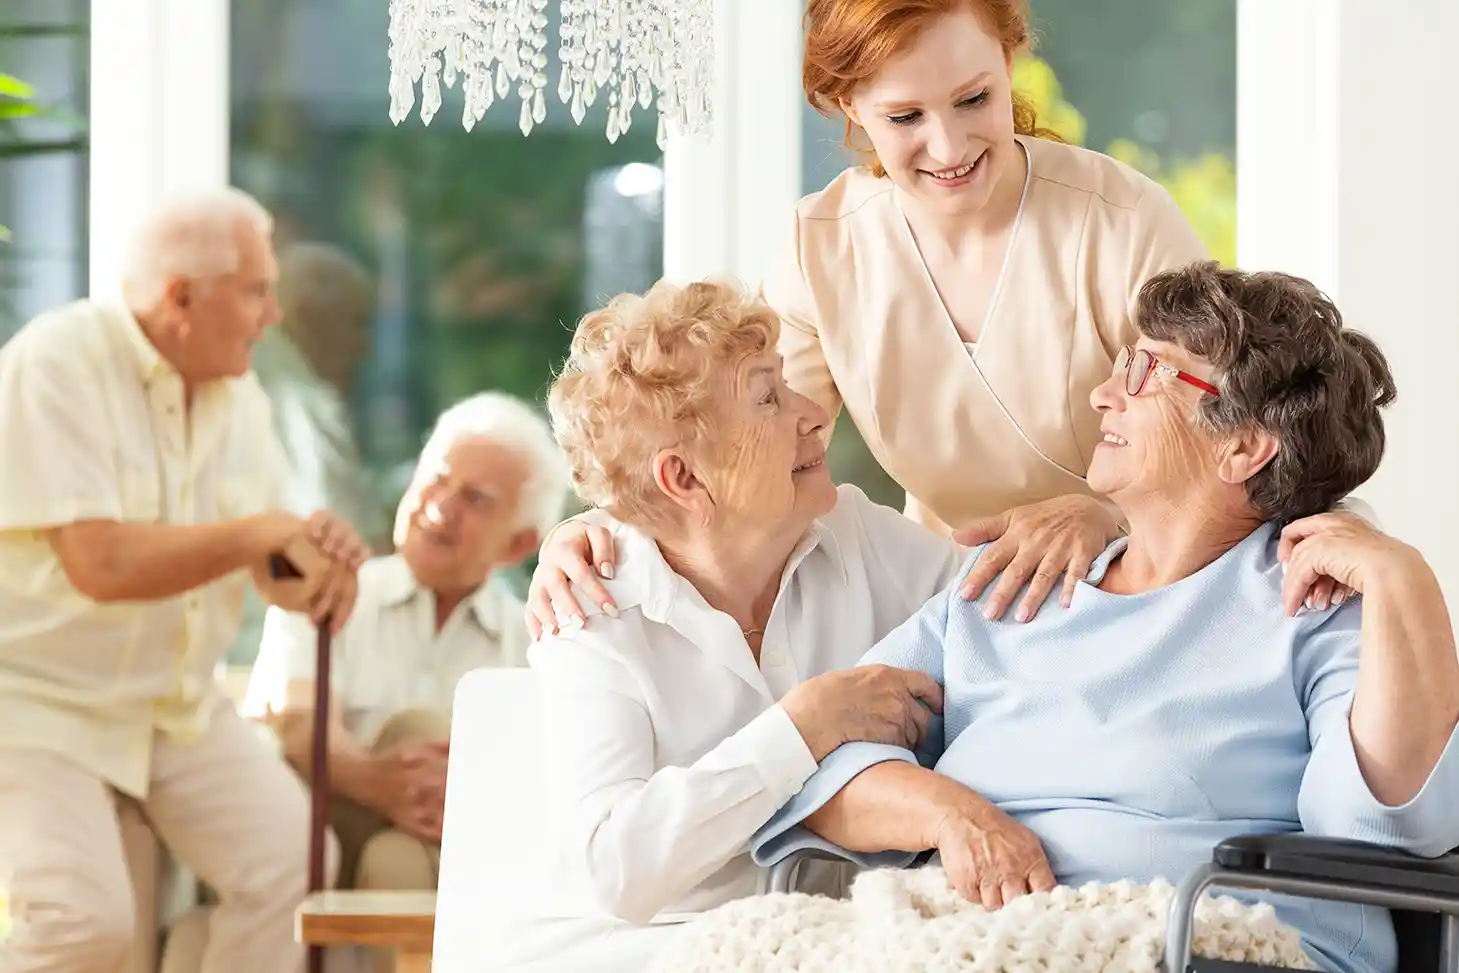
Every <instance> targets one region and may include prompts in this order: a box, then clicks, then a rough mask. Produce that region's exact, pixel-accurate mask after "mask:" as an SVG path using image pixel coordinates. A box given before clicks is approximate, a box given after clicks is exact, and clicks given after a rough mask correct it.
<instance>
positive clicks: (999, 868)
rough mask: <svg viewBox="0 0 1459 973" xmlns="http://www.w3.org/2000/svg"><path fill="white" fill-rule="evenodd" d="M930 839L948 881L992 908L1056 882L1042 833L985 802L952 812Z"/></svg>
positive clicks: (964, 896)
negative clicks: (1037, 832)
mask: <svg viewBox="0 0 1459 973" xmlns="http://www.w3.org/2000/svg"><path fill="white" fill-rule="evenodd" d="M932 844H933V846H934V847H935V848H937V851H938V854H939V857H940V858H941V859H942V870H943V871H944V872H946V873H947V880H948V883H949V884H950V885H952V887H953V888H954V889H956V890H957V891H958V893H959V894H961V895H962V896H963V898H965V899H967V900H968V901H970V902H981V903H982V904H983V907H984V908H985V909H988V910H990V911H991V910H994V909H1000V908H1002V907H1003V906H1005V905H1007V904H1008V903H1009V902H1012V901H1013V900H1014V899H1016V898H1018V897H1019V896H1020V895H1028V894H1029V893H1031V892H1047V891H1050V890H1052V889H1053V888H1054V887H1055V886H1056V885H1057V884H1058V882H1057V881H1056V880H1055V879H1054V873H1053V870H1052V869H1051V868H1050V867H1049V859H1048V857H1047V856H1046V855H1045V854H1044V846H1043V844H1042V843H1040V841H1039V839H1038V836H1037V835H1035V834H1034V833H1033V832H1032V831H1030V830H1029V829H1028V828H1026V827H1024V826H1023V825H1021V824H1019V823H1018V822H1017V821H1015V820H1013V819H1012V818H1011V817H1009V816H1008V815H1007V814H1005V813H1004V812H1002V811H1000V810H999V809H998V808H996V807H994V806H993V805H992V804H988V803H986V802H983V803H980V804H979V806H977V807H976V808H970V809H964V810H960V811H954V812H950V813H949V814H948V815H947V817H945V818H944V819H943V820H942V823H941V824H940V825H939V826H938V828H937V833H936V835H934V836H933V841H932Z"/></svg>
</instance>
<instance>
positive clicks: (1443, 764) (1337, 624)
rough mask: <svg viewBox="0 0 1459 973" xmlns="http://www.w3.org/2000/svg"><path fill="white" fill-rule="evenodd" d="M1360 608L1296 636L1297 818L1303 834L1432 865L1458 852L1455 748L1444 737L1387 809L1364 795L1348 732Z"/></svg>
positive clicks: (1345, 609) (1355, 605) (1341, 611)
mask: <svg viewBox="0 0 1459 973" xmlns="http://www.w3.org/2000/svg"><path fill="white" fill-rule="evenodd" d="M1361 628H1362V601H1361V600H1355V601H1350V602H1348V603H1347V604H1345V605H1343V606H1342V607H1341V608H1338V609H1335V610H1333V611H1331V612H1328V613H1325V614H1324V615H1323V616H1321V618H1320V620H1319V621H1318V622H1317V624H1315V625H1314V626H1312V627H1311V629H1310V630H1308V629H1304V630H1303V631H1302V632H1301V633H1299V635H1298V644H1297V651H1296V655H1295V661H1296V667H1297V673H1296V674H1297V677H1298V680H1299V682H1298V688H1299V689H1301V690H1303V697H1302V702H1303V707H1304V708H1305V709H1306V712H1307V731H1308V736H1309V738H1310V739H1311V743H1312V756H1311V759H1310V760H1309V761H1308V764H1307V770H1306V772H1305V773H1304V774H1303V776H1302V787H1301V790H1300V792H1299V793H1298V796H1297V814H1298V817H1299V818H1300V819H1301V821H1302V828H1303V830H1305V831H1307V832H1308V833H1310V834H1315V835H1323V836H1325V837H1337V838H1351V839H1354V840H1357V841H1369V842H1373V843H1375V844H1381V845H1387V846H1390V847H1395V848H1401V849H1403V850H1404V851H1408V852H1411V853H1413V854H1417V855H1422V856H1424V857H1426V858H1435V857H1437V856H1439V855H1442V854H1444V853H1445V852H1447V851H1449V850H1450V849H1452V848H1455V847H1459V814H1456V813H1455V810H1454V809H1455V807H1459V745H1456V743H1455V736H1459V731H1456V734H1455V735H1451V736H1450V738H1449V742H1448V744H1447V745H1446V746H1445V747H1444V752H1443V753H1442V754H1441V755H1440V757H1439V761H1438V763H1437V764H1435V765H1434V769H1433V770H1432V771H1430V773H1429V777H1428V780H1426V781H1425V782H1424V786H1423V788H1422V789H1421V790H1420V791H1419V792H1418V794H1417V795H1415V796H1414V797H1413V799H1412V800H1410V801H1408V802H1407V803H1406V804H1400V805H1397V806H1393V807H1390V806H1388V805H1386V804H1383V803H1381V802H1380V801H1379V800H1378V799H1377V798H1375V797H1374V796H1373V792H1372V791H1370V790H1369V789H1368V784H1367V781H1365V780H1364V779H1363V773H1362V770H1361V769H1359V767H1358V758H1357V753H1356V751H1355V750H1354V749H1353V736H1352V732H1351V730H1350V728H1349V726H1348V714H1349V713H1350V712H1351V710H1352V702H1353V690H1354V688H1355V686H1356V685H1357V678H1358V655H1359V646H1360V633H1361Z"/></svg>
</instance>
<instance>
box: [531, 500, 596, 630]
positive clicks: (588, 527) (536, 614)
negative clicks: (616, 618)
mask: <svg viewBox="0 0 1459 973" xmlns="http://www.w3.org/2000/svg"><path fill="white" fill-rule="evenodd" d="M600 577H602V578H610V579H611V578H612V577H613V535H612V534H610V533H609V532H608V531H607V530H606V529H604V528H603V527H600V526H598V525H597V524H586V523H583V522H582V521H580V520H568V521H564V522H563V523H561V524H558V525H557V527H556V528H555V529H554V530H553V531H552V533H550V534H548V535H547V541H546V542H545V543H544V544H543V545H542V551H541V552H540V553H539V554H538V556H537V569H536V570H535V571H533V572H532V584H531V586H530V587H529V588H528V589H527V610H526V616H527V617H526V622H527V632H528V633H529V634H530V635H531V636H532V640H533V641H534V642H535V641H536V640H537V639H539V638H541V637H542V633H543V632H547V633H549V634H556V632H557V629H558V619H575V620H576V621H577V623H578V624H582V622H583V621H584V617H583V609H582V606H581V605H579V604H578V602H577V599H576V598H574V597H573V594H572V586H573V585H574V584H576V585H577V586H578V587H579V588H581V589H582V590H583V591H585V592H587V594H588V596H589V597H590V598H592V599H593V600H594V601H595V602H597V604H598V607H599V608H602V609H603V611H605V612H607V613H608V614H609V615H612V614H614V611H615V607H616V606H615V605H614V603H613V597H612V596H611V595H609V594H608V589H607V588H604V587H603V584H602V582H601V581H599V580H598V579H599V578H600Z"/></svg>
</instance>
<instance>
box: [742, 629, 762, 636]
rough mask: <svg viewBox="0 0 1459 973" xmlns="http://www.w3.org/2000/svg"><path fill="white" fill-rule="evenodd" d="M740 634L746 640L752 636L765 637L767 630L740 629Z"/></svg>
mask: <svg viewBox="0 0 1459 973" xmlns="http://www.w3.org/2000/svg"><path fill="white" fill-rule="evenodd" d="M740 634H741V635H743V636H744V637H745V638H749V637H750V636H751V635H764V634H765V630H764V629H763V628H742V629H740Z"/></svg>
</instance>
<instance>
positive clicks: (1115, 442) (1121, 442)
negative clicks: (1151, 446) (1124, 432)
mask: <svg viewBox="0 0 1459 973" xmlns="http://www.w3.org/2000/svg"><path fill="white" fill-rule="evenodd" d="M1104 441H1105V442H1107V443H1109V444H1110V445H1112V446H1128V445H1130V441H1129V440H1128V439H1121V438H1120V437H1119V436H1116V435H1115V434H1114V433H1112V432H1107V433H1105V434H1104Z"/></svg>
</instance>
